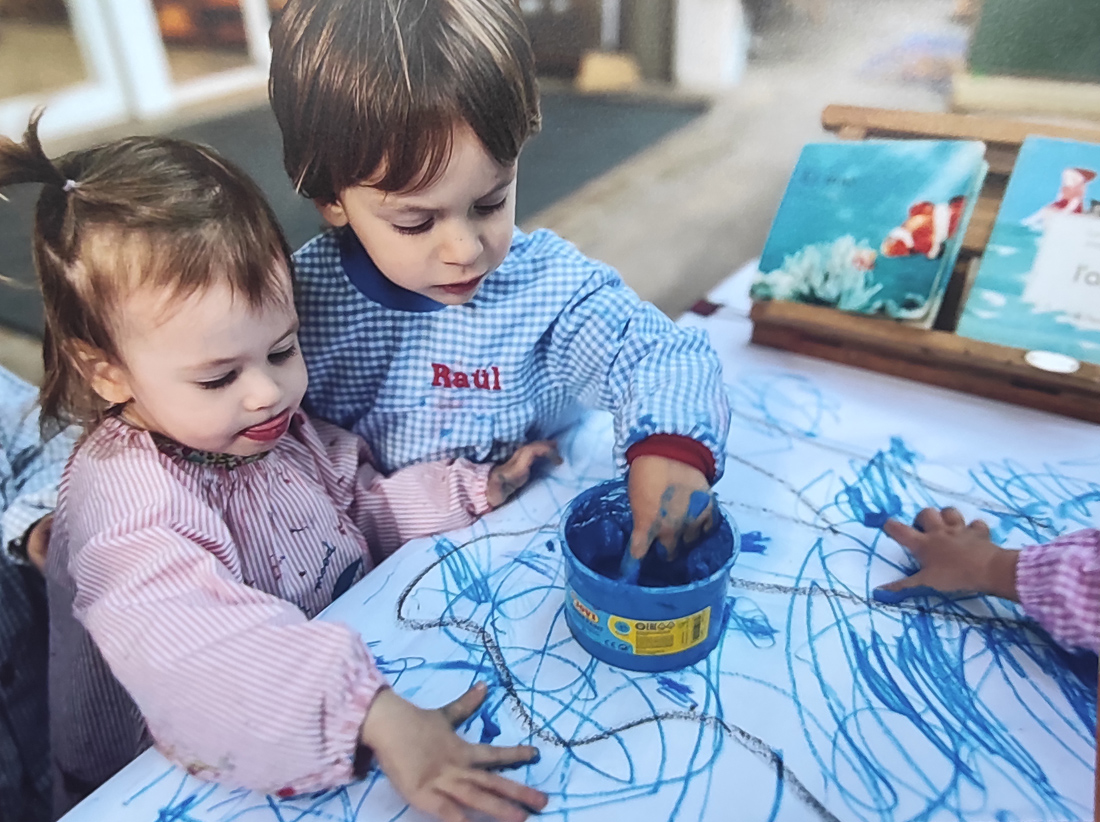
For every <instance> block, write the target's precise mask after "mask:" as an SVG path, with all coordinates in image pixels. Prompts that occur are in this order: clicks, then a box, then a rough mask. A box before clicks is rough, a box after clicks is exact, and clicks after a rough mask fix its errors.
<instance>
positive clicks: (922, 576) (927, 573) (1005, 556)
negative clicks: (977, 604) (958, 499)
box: [874, 508, 1020, 602]
mask: <svg viewBox="0 0 1100 822" xmlns="http://www.w3.org/2000/svg"><path fill="white" fill-rule="evenodd" d="M882 530H883V531H885V532H886V534H887V535H888V536H890V537H892V538H893V539H895V540H896V541H897V542H899V543H901V544H902V545H904V546H905V547H906V548H908V549H909V552H910V553H911V554H912V555H913V558H914V559H916V560H917V562H918V563H920V570H919V571H917V572H916V573H915V574H912V575H910V576H908V577H905V578H904V579H899V580H898V581H897V582H891V583H890V584H888V585H883V586H882V587H881V588H877V589H875V593H874V597H875V599H877V600H879V601H882V602H898V601H900V600H902V599H905V598H906V597H907V596H920V595H922V594H925V593H927V592H928V590H929V589H931V590H934V591H939V592H940V593H944V594H954V595H959V594H975V593H976V594H992V595H994V596H998V597H1002V598H1004V599H1011V600H1013V601H1016V602H1019V600H1020V595H1019V593H1017V591H1016V561H1017V560H1018V559H1019V554H1020V552H1019V551H1008V550H1005V549H1004V548H1001V547H999V546H997V545H995V544H994V543H993V541H992V540H990V538H989V526H988V525H986V524H985V523H984V522H982V520H980V519H976V520H974V521H973V522H971V523H970V524H969V525H967V523H966V520H965V519H964V518H963V515H962V514H960V513H959V512H958V511H956V510H955V509H954V508H944V509H943V510H941V511H937V510H936V509H935V508H925V509H924V510H923V511H921V512H920V513H919V514H917V516H916V518H915V519H914V520H913V527H910V526H908V525H903V524H902V523H900V522H898V521H897V520H892V519H891V520H887V521H886V523H885V524H884V525H883V526H882Z"/></svg>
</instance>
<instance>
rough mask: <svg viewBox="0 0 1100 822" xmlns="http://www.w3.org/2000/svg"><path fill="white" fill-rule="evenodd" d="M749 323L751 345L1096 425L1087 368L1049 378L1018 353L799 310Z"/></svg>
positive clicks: (769, 311)
mask: <svg viewBox="0 0 1100 822" xmlns="http://www.w3.org/2000/svg"><path fill="white" fill-rule="evenodd" d="M750 316H751V318H752V321H753V342H757V343H760V344H763V345H771V346H772V347H776V348H783V349H785V350H789V351H794V352H796V353H803V354H811V355H812V356H818V357H823V358H825V359H829V360H833V361H834V362H844V363H846V364H848V365H857V366H861V367H863V368H869V369H871V370H874V371H879V372H882V373H888V374H893V375H895V376H901V377H907V378H910V379H916V380H918V381H920V382H927V383H932V384H934V385H941V386H943V387H947V388H956V389H959V390H963V391H968V392H969V393H977V394H980V395H981V396H986V397H991V398H994V399H1001V400H1006V401H1008V402H1017V403H1020V404H1023V405H1028V406H1030V407H1033V408H1043V409H1044V410H1055V411H1056V412H1057V413H1069V414H1070V415H1071V416H1074V417H1077V418H1079V419H1087V420H1089V421H1092V422H1100V366H1097V365H1094V364H1092V363H1082V364H1081V368H1080V369H1079V370H1078V371H1077V372H1076V373H1073V374H1055V373H1051V372H1048V371H1042V370H1039V369H1037V368H1034V367H1033V366H1031V365H1029V364H1028V363H1027V362H1026V361H1025V360H1024V355H1025V354H1026V353H1027V352H1025V351H1024V350H1022V349H1017V348H1008V347H1006V346H1001V345H994V344H991V343H985V342H980V341H978V340H970V339H966V338H964V337H959V336H958V335H956V334H953V333H951V332H947V331H933V330H926V329H923V328H915V327H912V326H906V325H902V324H900V323H896V322H893V321H891V320H887V319H877V318H874V317H861V316H859V315H856V314H846V313H844V312H840V311H836V310H835V309H830V308H819V307H816V306H810V305H802V304H800V303H787V302H781V301H770V302H758V303H755V304H754V305H753V308H752V311H751V314H750ZM977 389H980V390H977ZM1028 397H1032V399H1031V400H1030V401H1027V399H1026V398H1028ZM1066 409H1073V410H1066Z"/></svg>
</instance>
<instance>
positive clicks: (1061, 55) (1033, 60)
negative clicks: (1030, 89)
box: [970, 0, 1100, 81]
mask: <svg viewBox="0 0 1100 822" xmlns="http://www.w3.org/2000/svg"><path fill="white" fill-rule="evenodd" d="M970 71H971V73H973V74H978V75H981V74H1001V75H1004V74H1007V75H1013V76H1017V77H1039V78H1048V79H1057V80H1085V81H1090V80H1100V2H1098V0H983V2H982V7H981V15H980V17H979V19H978V27H977V30H976V31H975V32H974V38H973V40H972V42H971V44H970Z"/></svg>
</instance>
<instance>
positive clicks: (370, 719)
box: [0, 120, 553, 820]
mask: <svg viewBox="0 0 1100 822" xmlns="http://www.w3.org/2000/svg"><path fill="white" fill-rule="evenodd" d="M25 182H36V183H43V184H44V187H43V189H42V193H41V196H40V197H39V200H38V203H37V206H36V213H35V237H34V257H35V264H36V267H37V269H38V274H39V279H40V282H41V286H42V292H43V299H44V303H45V314H46V338H45V341H44V358H45V366H46V377H45V382H44V385H43V389H42V406H43V415H44V417H46V418H64V419H67V420H68V419H72V420H75V421H77V422H79V423H81V424H82V425H83V426H84V430H85V434H84V437H83V439H82V441H81V442H80V444H79V445H78V447H77V449H76V452H75V453H74V455H73V457H72V459H71V460H70V462H69V464H68V466H67V468H66V470H65V474H64V476H63V479H62V482H61V491H60V500H59V504H58V509H57V513H56V517H55V520H54V523H53V531H52V536H51V541H50V548H49V553H48V556H47V558H46V573H47V577H48V580H49V598H50V623H51V624H50V645H51V666H50V667H51V670H50V683H49V697H50V708H51V744H52V748H53V760H54V765H55V773H54V780H55V781H54V798H55V803H54V805H55V806H54V810H55V813H61V812H64V811H65V810H66V809H67V808H69V807H70V806H71V805H72V804H74V803H75V802H76V801H78V800H79V799H81V798H83V797H84V796H86V795H87V794H88V793H90V792H91V791H92V790H93V789H94V788H95V787H96V786H98V785H99V784H101V783H102V782H103V781H105V780H106V779H107V778H108V777H110V776H111V775H112V774H113V773H114V772H115V771H117V770H118V769H119V768H120V767H121V766H122V765H123V764H125V763H126V762H127V761H129V760H130V759H131V758H133V757H134V756H135V755H136V754H137V753H138V752H140V751H141V750H143V749H144V748H145V747H147V746H148V745H150V744H153V745H156V747H157V748H158V749H159V750H160V751H161V752H162V753H164V754H165V755H166V756H167V757H169V758H170V759H172V760H173V761H175V762H177V763H179V764H180V765H181V766H183V767H185V768H187V769H188V770H189V771H190V772H191V773H193V774H196V775H198V776H201V777H203V778H206V779H212V780H217V781H220V782H224V783H226V784H229V785H236V786H244V787H247V788H251V789H256V790H260V791H264V792H269V793H276V794H279V795H284V796H285V795H290V794H293V793H297V792H303V791H314V790H319V789H324V788H329V787H332V786H336V785H339V784H342V783H345V782H348V781H350V780H351V779H352V778H353V776H354V774H355V773H356V769H357V766H361V765H364V764H365V763H366V762H367V761H368V760H369V759H370V757H372V756H373V758H374V759H375V760H376V761H377V763H378V764H379V766H380V767H381V768H382V770H383V771H385V772H386V774H387V775H388V776H389V778H390V779H391V781H392V782H393V783H394V785H395V787H396V789H397V790H398V791H399V792H400V793H401V794H402V795H403V796H404V797H405V798H406V799H407V800H408V801H409V802H410V803H411V804H413V805H415V806H417V807H419V808H421V809H424V810H427V811H429V812H432V813H435V814H438V815H440V816H443V817H444V818H447V819H464V818H465V809H470V810H475V811H480V812H483V813H487V814H489V815H490V816H493V817H496V818H499V819H517V820H519V819H523V818H525V816H526V809H528V808H535V809H539V808H541V807H542V806H543V805H544V804H545V802H546V797H545V795H543V794H542V793H540V792H538V791H535V790H533V789H531V788H527V787H525V786H522V785H519V784H517V783H514V782H511V781H509V780H506V779H504V778H503V777H501V776H499V775H497V774H492V773H489V772H487V771H486V770H485V769H486V768H491V767H494V766H501V765H508V764H515V763H518V762H523V761H527V760H529V759H530V758H532V757H533V756H534V755H535V753H536V752H535V751H534V749H532V748H530V747H528V746H516V747H513V748H493V747H489V746H485V745H471V744H468V743H466V742H465V741H463V740H462V739H460V738H459V737H458V736H457V735H456V734H455V733H454V731H453V723H455V722H458V721H461V720H462V719H464V718H465V717H466V716H468V715H469V714H470V713H471V712H472V711H473V710H474V709H476V707H477V705H478V704H479V703H480V701H481V700H482V699H483V698H484V694H485V688H484V686H483V685H478V686H475V687H474V688H472V689H471V690H470V691H469V692H467V693H466V694H465V695H464V696H463V697H461V698H459V699H458V700H456V701H455V702H453V703H451V704H450V705H448V706H446V707H445V708H442V709H440V710H437V711H430V710H424V709H420V708H417V707H415V706H413V705H412V704H410V703H408V702H406V701H404V700H403V699H401V698H400V697H398V696H396V695H395V694H394V693H393V691H392V690H389V689H388V688H387V686H386V683H385V680H384V679H383V677H382V676H381V674H380V673H379V672H378V670H377V668H376V666H375V664H374V662H373V660H372V658H371V655H370V653H369V652H368V650H367V648H366V646H365V644H364V642H363V640H362V639H361V637H360V636H359V635H358V634H357V633H356V632H355V631H354V630H352V629H351V628H349V627H348V626H346V625H342V624H338V623H332V622H317V621H311V620H310V617H312V616H314V615H316V614H317V613H318V612H319V611H320V610H321V609H322V608H324V607H325V606H326V605H328V604H329V603H330V602H331V601H332V600H333V599H334V598H335V597H337V596H339V595H340V593H342V592H343V591H345V590H347V589H348V588H349V587H350V586H351V585H352V584H353V583H355V582H356V580H358V579H359V578H360V577H362V575H363V574H364V573H366V572H367V571H369V570H370V569H371V568H372V567H373V566H374V565H375V564H377V563H378V562H379V561H381V560H382V559H383V558H384V557H385V556H386V555H387V553H389V552H391V551H393V550H394V549H395V548H397V547H398V546H399V545H400V544H401V543H403V542H404V541H406V540H408V539H410V538H412V537H415V536H419V535H425V534H428V533H432V532H436V531H440V530H446V529H450V528H456V527H460V526H463V525H466V524H468V523H469V522H470V521H472V519H473V518H475V517H476V516H478V515H480V514H482V513H484V512H485V511H487V510H489V509H490V508H491V507H494V506H496V505H499V504H501V503H502V502H503V501H504V498H505V497H506V496H507V494H508V492H510V491H512V490H514V489H515V488H517V487H519V486H522V485H523V484H524V483H525V482H526V481H527V478H528V475H529V468H530V465H531V462H532V460H533V459H535V458H536V457H538V456H552V455H553V446H552V444H550V443H545V442H541V443H536V444H533V445H532V446H531V447H529V448H527V449H526V450H525V451H523V452H522V453H520V454H517V457H516V458H513V459H512V460H510V461H509V462H508V463H506V464H505V465H503V466H498V467H497V468H491V467H490V466H488V465H475V464H473V463H470V462H468V461H466V460H455V461H453V462H449V463H442V462H436V463H426V464H422V465H416V466H412V467H410V468H408V469H406V470H403V471H399V472H397V473H395V474H394V475H392V476H390V477H384V476H382V475H380V474H379V472H378V471H376V470H375V469H374V468H373V467H372V465H371V462H370V454H369V453H368V452H367V450H366V446H365V444H364V443H363V441H362V440H360V439H358V438H357V437H355V436H354V435H352V434H349V433H347V432H345V431H343V430H340V429H338V428H336V427H334V426H332V425H330V424H327V423H324V422H321V421H313V420H310V419H309V418H308V417H307V416H306V415H305V414H304V413H303V412H301V411H300V410H299V403H300V401H301V398H302V395H303V393H304V391H305V388H306V371H305V366H304V365H303V363H302V358H301V356H300V354H299V352H298V344H297V338H296V333H297V328H298V320H297V315H296V313H295V309H294V305H293V299H292V286H291V276H290V253H289V250H288V248H287V245H286V241H285V240H284V238H283V235H282V233H281V231H280V230H279V227H278V225H277V223H276V220H275V218H274V216H273V214H272V212H271V211H270V209H269V208H268V206H267V204H266V203H265V202H264V200H263V197H262V195H261V194H260V192H259V190H258V189H257V188H256V187H255V185H254V184H253V183H251V182H250V181H249V180H248V179H247V178H246V177H245V176H244V175H243V174H242V173H241V172H239V171H238V170H237V169H235V168H233V167H232V166H230V165H229V164H228V163H226V162H225V161H224V160H221V159H220V158H218V157H217V156H215V155H214V154H213V153H212V152H210V151H209V150H207V149H204V148H201V147H199V146H196V145H192V144H189V143H184V142H180V141H173V140H167V139H157V138H141V137H134V138H129V139H125V140H121V141H118V142H114V143H110V144H106V145H102V146H99V147H96V148H92V149H89V150H86V151H79V152H75V153H72V154H69V155H66V156H65V157H63V158H61V159H60V160H58V161H57V162H56V164H55V163H54V162H52V161H51V160H49V159H48V158H47V157H46V155H45V154H44V153H43V151H42V148H41V145H40V143H39V141H38V137H37V120H32V122H31V124H30V126H29V127H28V130H27V133H26V135H25V137H24V141H23V143H22V144H16V143H14V142H12V141H11V140H7V139H0V186H5V185H11V184H15V183H25ZM347 376H348V378H349V379H354V375H353V374H349V375H347Z"/></svg>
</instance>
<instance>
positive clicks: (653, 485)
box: [620, 455, 717, 580]
mask: <svg viewBox="0 0 1100 822" xmlns="http://www.w3.org/2000/svg"><path fill="white" fill-rule="evenodd" d="M627 496H628V497H629V498H630V510H631V513H632V514H633V517H634V529H633V532H632V533H631V535H630V546H629V550H628V551H627V552H626V553H625V554H624V556H623V565H622V569H621V571H622V572H623V573H621V574H620V575H621V576H622V577H623V578H624V579H626V578H628V575H629V574H633V577H634V579H635V580H636V579H637V573H638V567H637V566H639V565H640V563H641V560H642V558H643V557H644V556H645V555H646V554H647V553H648V552H649V550H650V547H651V546H653V545H654V543H659V544H660V545H662V546H664V549H665V552H666V554H667V555H668V557H669V558H672V557H674V556H676V552H677V551H678V550H680V549H681V548H682V547H683V546H685V545H691V544H693V543H695V542H697V541H698V540H699V538H700V537H701V536H703V535H704V534H706V533H707V532H708V531H710V530H711V529H712V528H713V527H714V525H715V523H716V522H717V517H716V516H715V509H716V507H717V504H716V501H715V499H714V495H713V494H712V493H711V490H710V483H709V482H707V478H706V477H705V476H704V475H703V472H702V471H700V470H699V469H698V468H694V467H692V466H690V465H688V464H686V463H683V462H679V461H677V460H674V459H669V458H667V457H660V456H651V455H646V456H640V457H638V458H637V459H635V460H634V461H633V462H631V464H630V473H629V475H628V476H627Z"/></svg>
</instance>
